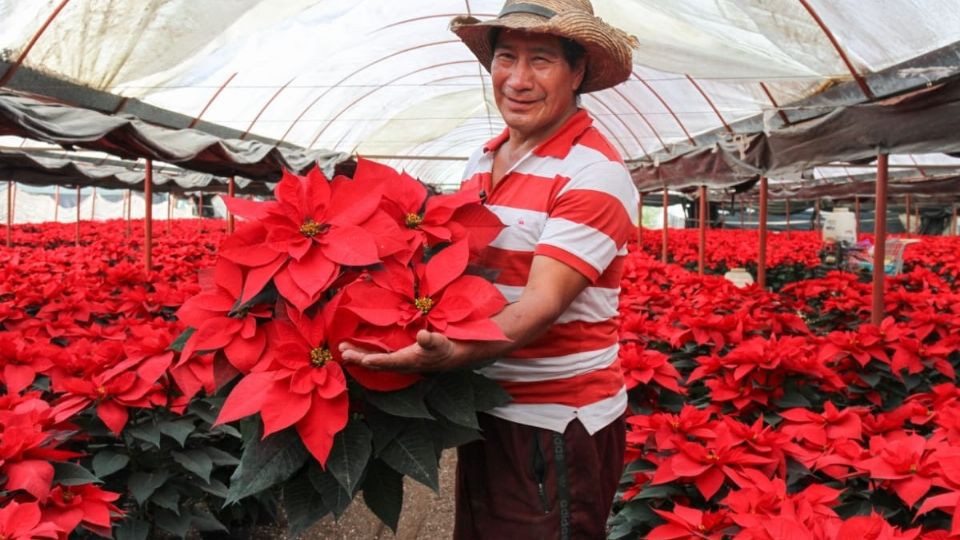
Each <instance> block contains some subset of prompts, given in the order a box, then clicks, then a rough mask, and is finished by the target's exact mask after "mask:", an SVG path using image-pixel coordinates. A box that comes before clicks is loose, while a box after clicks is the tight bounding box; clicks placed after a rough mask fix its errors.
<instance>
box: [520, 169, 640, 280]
mask: <svg viewBox="0 0 960 540" xmlns="http://www.w3.org/2000/svg"><path fill="white" fill-rule="evenodd" d="M637 201H638V196H637V190H636V188H635V187H634V185H633V182H632V180H631V179H630V174H629V173H628V172H627V169H626V168H625V167H624V166H623V164H621V163H618V162H615V161H603V162H596V163H593V164H590V165H588V166H586V167H584V168H583V169H581V170H580V171H579V172H578V173H576V174H575V175H574V176H573V177H572V178H570V181H569V182H567V183H566V185H565V186H564V188H563V190H561V192H560V193H559V194H558V195H557V197H556V199H555V200H554V201H553V203H552V204H551V207H550V209H549V213H548V216H547V221H546V223H545V225H544V229H543V233H542V234H541V236H540V240H539V242H538V243H537V247H536V250H535V255H544V256H547V257H551V258H553V259H556V260H559V261H560V262H562V263H564V264H566V265H568V266H570V267H571V268H573V269H574V270H577V271H578V272H580V273H581V274H583V275H584V276H585V277H586V278H587V279H588V280H589V281H590V283H591V284H593V283H596V281H597V279H598V278H599V277H600V275H601V274H603V272H604V270H606V269H607V267H608V266H610V264H611V263H612V262H613V260H614V258H615V257H616V256H617V255H622V254H624V253H625V250H626V243H627V240H628V238H629V237H630V234H631V232H632V231H633V227H634V224H635V223H636V220H637Z"/></svg>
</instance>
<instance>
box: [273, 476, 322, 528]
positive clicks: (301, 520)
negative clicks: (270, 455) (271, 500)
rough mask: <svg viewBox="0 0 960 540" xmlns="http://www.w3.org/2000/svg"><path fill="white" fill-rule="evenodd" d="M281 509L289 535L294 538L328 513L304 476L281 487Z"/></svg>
mask: <svg viewBox="0 0 960 540" xmlns="http://www.w3.org/2000/svg"><path fill="white" fill-rule="evenodd" d="M283 507H284V509H286V511H287V524H288V525H289V526H290V535H291V536H294V537H296V536H299V535H300V534H302V533H303V532H304V531H306V530H307V529H309V528H310V527H311V526H312V525H313V524H314V523H316V522H317V521H320V519H321V518H322V517H323V516H325V515H327V514H329V513H330V509H329V508H328V507H327V505H325V504H324V503H323V497H321V496H320V492H318V491H317V490H316V489H315V488H314V487H313V483H312V482H311V481H310V478H309V476H308V475H306V474H298V475H295V476H294V477H293V478H291V479H290V480H289V481H288V482H287V483H286V484H284V485H283Z"/></svg>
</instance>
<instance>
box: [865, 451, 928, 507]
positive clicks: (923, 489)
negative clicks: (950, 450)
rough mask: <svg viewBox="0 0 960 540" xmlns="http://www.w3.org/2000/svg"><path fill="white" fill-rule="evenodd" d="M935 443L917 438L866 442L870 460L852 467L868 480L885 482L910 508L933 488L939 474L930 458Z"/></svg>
mask: <svg viewBox="0 0 960 540" xmlns="http://www.w3.org/2000/svg"><path fill="white" fill-rule="evenodd" d="M935 446H936V445H935V443H932V441H928V440H927V439H925V438H923V437H921V436H919V435H902V436H889V438H885V437H880V436H874V437H871V438H870V454H871V455H872V456H874V457H870V458H868V459H865V460H863V461H861V462H860V463H858V464H856V466H857V468H859V469H860V470H862V471H865V472H867V473H869V474H870V478H873V479H876V480H885V481H886V483H887V484H889V485H890V487H891V488H892V489H893V491H894V492H895V493H896V494H897V496H898V497H900V499H901V500H902V501H903V502H904V503H906V505H907V506H910V507H912V506H913V505H915V504H916V503H917V501H919V500H920V499H921V498H922V497H923V496H924V495H926V493H927V492H928V491H929V490H930V488H931V487H932V486H933V479H934V478H935V477H937V476H938V475H939V474H940V470H939V466H938V464H937V461H936V460H935V459H932V458H931V454H933V451H934V449H935Z"/></svg>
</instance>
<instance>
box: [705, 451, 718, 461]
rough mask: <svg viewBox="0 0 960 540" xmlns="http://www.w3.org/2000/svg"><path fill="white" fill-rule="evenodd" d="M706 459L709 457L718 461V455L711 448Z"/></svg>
mask: <svg viewBox="0 0 960 540" xmlns="http://www.w3.org/2000/svg"><path fill="white" fill-rule="evenodd" d="M707 459H709V460H710V461H719V460H720V456H718V455H717V454H716V453H715V452H714V451H713V450H711V451H710V453H709V454H707Z"/></svg>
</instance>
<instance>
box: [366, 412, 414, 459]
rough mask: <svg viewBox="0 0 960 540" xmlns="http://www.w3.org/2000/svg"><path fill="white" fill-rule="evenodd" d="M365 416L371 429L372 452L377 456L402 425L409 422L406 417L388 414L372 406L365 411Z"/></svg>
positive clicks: (401, 428) (399, 430)
mask: <svg viewBox="0 0 960 540" xmlns="http://www.w3.org/2000/svg"><path fill="white" fill-rule="evenodd" d="M366 418H367V424H369V426H370V430H371V431H373V452H374V454H375V455H378V456H379V455H380V452H383V449H384V448H386V447H387V445H388V444H390V442H391V441H393V439H394V438H396V436H397V435H398V434H399V433H400V432H401V431H403V428H404V426H406V425H407V424H408V423H409V422H411V420H407V419H406V418H398V417H396V416H390V415H389V414H387V413H385V412H381V411H380V410H379V409H376V408H372V407H371V408H369V409H368V410H367V411H366Z"/></svg>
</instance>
